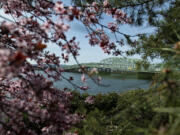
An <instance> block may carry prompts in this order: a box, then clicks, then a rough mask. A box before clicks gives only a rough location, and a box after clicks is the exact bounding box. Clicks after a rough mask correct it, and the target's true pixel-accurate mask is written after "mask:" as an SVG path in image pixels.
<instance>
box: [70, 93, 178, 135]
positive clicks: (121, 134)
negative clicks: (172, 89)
mask: <svg viewBox="0 0 180 135" xmlns="http://www.w3.org/2000/svg"><path fill="white" fill-rule="evenodd" d="M73 95H74V99H73V101H72V102H71V107H70V108H71V110H70V111H71V112H76V113H78V114H81V115H82V116H84V120H82V121H81V122H80V123H79V124H77V125H75V126H74V127H73V128H72V130H71V132H76V133H78V135H154V134H159V135H165V134H168V135H170V134H169V132H170V131H169V130H170V129H172V127H171V122H172V120H173V118H175V117H177V116H176V115H174V114H173V115H170V114H169V113H168V112H166V111H165V112H163V111H162V110H161V108H163V107H167V106H168V104H169V103H170V102H169V103H167V102H166V101H167V100H165V98H162V97H164V96H162V97H161V96H160V95H159V92H156V91H153V90H149V91H147V90H146V91H144V90H133V91H128V92H125V93H122V94H117V93H110V94H106V95H101V94H99V95H96V96H94V97H93V98H94V102H93V104H89V103H86V102H84V101H85V100H86V98H87V97H88V95H87V94H83V95H80V94H79V93H77V92H74V93H73ZM165 95H166V96H167V93H166V94H165ZM178 101H179V98H177V100H176V103H178ZM179 105H180V104H176V106H179ZM176 124H177V125H176V126H178V125H179V123H176ZM165 131H168V132H165ZM174 131H175V132H177V130H176V129H174ZM179 133H180V132H179V131H178V132H177V134H179ZM177 134H176V135H177ZM172 135H174V134H172Z"/></svg>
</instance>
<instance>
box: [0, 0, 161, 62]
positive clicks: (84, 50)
mask: <svg viewBox="0 0 180 135" xmlns="http://www.w3.org/2000/svg"><path fill="white" fill-rule="evenodd" d="M63 1H64V4H65V5H70V2H71V0H63ZM0 15H2V16H5V17H7V18H9V19H11V16H7V15H5V14H4V13H3V11H2V10H0ZM0 21H2V18H0ZM112 21H113V20H112V19H111V18H109V17H104V20H103V23H108V22H112ZM119 29H120V31H121V32H123V33H126V34H130V35H135V34H136V33H153V32H154V31H155V28H152V27H149V26H143V27H132V26H129V25H122V26H120V27H119ZM86 35H87V32H86V30H85V28H84V26H83V25H82V24H80V23H79V22H77V21H74V22H73V23H71V24H70V30H69V31H68V32H67V37H68V38H69V39H70V38H71V37H73V36H76V39H77V40H76V41H78V42H79V46H80V48H81V50H80V51H79V54H80V55H79V56H78V57H77V59H78V61H79V62H80V63H88V62H99V61H101V60H103V59H105V58H109V57H115V56H112V55H107V54H105V53H103V51H102V50H101V48H100V47H98V46H95V47H92V46H90V45H89V44H88V39H87V38H85V36H86ZM111 38H112V40H114V39H113V37H111ZM121 49H122V50H127V49H129V48H128V46H126V45H125V46H123V47H122V48H121ZM47 50H48V51H50V52H52V53H55V54H56V55H58V56H60V54H61V50H60V49H59V48H58V47H57V46H55V45H48V47H47ZM130 58H140V56H139V55H134V56H132V57H130ZM159 61H160V60H158V59H157V60H155V61H154V62H159ZM61 63H62V64H64V63H63V62H61ZM66 64H68V65H69V64H70V65H71V64H76V62H75V60H74V59H73V58H72V57H70V61H69V63H66Z"/></svg>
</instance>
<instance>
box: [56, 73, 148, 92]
mask: <svg viewBox="0 0 180 135" xmlns="http://www.w3.org/2000/svg"><path fill="white" fill-rule="evenodd" d="M63 76H64V77H66V78H69V77H73V78H74V80H72V83H75V84H77V85H79V86H88V87H89V89H88V90H86V91H85V92H87V93H89V94H93V95H94V94H98V93H102V94H104V93H109V92H124V91H127V90H132V89H138V88H143V89H148V88H149V86H150V83H151V80H144V79H138V78H137V77H136V76H132V75H131V76H129V75H125V74H123V75H122V74H106V75H101V77H102V82H101V84H103V85H107V86H99V85H97V84H95V83H94V82H93V81H92V80H91V79H90V78H88V77H87V76H86V83H85V84H84V83H82V82H81V74H78V73H70V72H65V73H63ZM54 86H55V87H57V88H60V89H64V88H65V87H67V88H70V89H72V90H77V89H76V88H74V87H73V85H71V84H70V83H69V82H68V81H66V80H64V79H62V80H61V81H58V82H55V83H54ZM78 91H80V93H84V92H83V91H82V90H78Z"/></svg>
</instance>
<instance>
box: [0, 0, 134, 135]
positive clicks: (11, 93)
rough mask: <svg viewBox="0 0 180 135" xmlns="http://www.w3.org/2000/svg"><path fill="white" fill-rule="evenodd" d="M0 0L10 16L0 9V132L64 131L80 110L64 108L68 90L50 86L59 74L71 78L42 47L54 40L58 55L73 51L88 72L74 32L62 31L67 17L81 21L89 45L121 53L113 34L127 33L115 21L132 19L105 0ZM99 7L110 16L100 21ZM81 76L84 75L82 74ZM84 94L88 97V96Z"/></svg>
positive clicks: (54, 134) (65, 56) (18, 134)
mask: <svg viewBox="0 0 180 135" xmlns="http://www.w3.org/2000/svg"><path fill="white" fill-rule="evenodd" d="M0 4H1V6H2V9H1V10H2V11H3V12H4V14H7V15H10V16H11V18H6V17H5V16H3V15H0V17H1V19H3V21H2V22H1V24H0V80H1V82H0V115H1V119H0V133H1V134H2V135H6V134H7V135H24V134H27V135H39V134H42V135H57V134H63V133H65V132H66V131H68V129H69V128H70V127H71V125H73V124H75V123H77V122H79V121H80V120H81V116H79V115H78V114H70V113H69V111H68V108H69V103H70V101H71V99H72V98H73V96H72V93H71V92H67V91H63V90H60V89H57V88H55V87H54V86H53V82H55V81H59V80H60V79H62V78H63V79H66V80H69V82H70V83H71V80H72V79H73V78H65V77H64V76H62V72H64V70H63V68H62V67H61V64H60V62H61V61H60V58H59V57H57V56H56V55H55V54H53V53H50V52H48V51H47V50H45V48H46V47H47V46H48V45H50V44H51V45H56V46H58V47H59V48H60V51H59V52H60V53H61V56H62V57H61V58H62V59H63V61H66V62H68V60H69V57H70V56H73V58H74V59H75V60H76V62H77V64H78V65H79V66H80V68H81V70H82V72H83V73H87V71H86V70H85V68H84V67H82V66H81V65H80V64H79V62H78V60H77V56H78V55H79V50H80V47H79V44H78V41H77V40H76V37H75V36H74V37H73V38H72V39H68V37H67V31H68V30H69V29H70V26H69V23H70V22H73V21H75V20H76V21H79V22H81V23H82V25H84V26H85V27H86V29H87V35H85V36H84V37H85V38H88V40H89V44H90V45H91V46H95V45H96V46H99V47H100V48H102V51H103V52H104V53H107V54H113V55H122V52H121V50H119V48H118V46H119V45H122V44H123V40H122V39H120V38H119V37H118V34H120V35H123V36H124V37H130V36H129V35H126V34H124V33H121V32H120V31H119V26H118V25H119V24H122V23H131V19H130V18H128V15H127V14H126V13H124V12H123V11H122V10H121V9H119V8H114V7H113V6H111V4H110V3H109V2H108V0H105V1H104V2H102V3H96V2H93V3H92V4H87V5H86V7H85V8H80V7H77V6H74V5H71V6H67V5H65V4H64V3H63V2H62V1H48V0H0ZM100 12H101V13H103V14H104V15H105V16H110V17H111V18H112V22H109V23H108V24H102V23H101V22H100V21H99V20H100V16H99V13H100ZM53 18H56V19H53ZM107 30H109V31H110V32H112V34H114V36H115V38H116V41H117V42H113V41H111V39H110V37H109V36H108V34H107V33H106V31H107ZM30 61H34V62H35V63H37V66H36V67H35V66H33V65H32V63H31V62H30ZM51 65H55V66H56V67H58V68H56V69H54V68H52V66H51ZM37 70H40V71H42V72H43V75H42V74H41V73H39V72H37ZM97 80H99V79H97ZM82 81H83V82H84V81H85V77H84V74H83V75H82ZM73 85H75V86H77V88H79V89H82V90H86V89H87V87H84V86H78V85H76V84H73ZM86 100H87V101H86V102H89V100H90V101H91V102H90V103H92V102H93V101H92V98H91V97H89V98H87V99H86ZM67 134H71V133H67Z"/></svg>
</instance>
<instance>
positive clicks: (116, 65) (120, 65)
mask: <svg viewBox="0 0 180 135" xmlns="http://www.w3.org/2000/svg"><path fill="white" fill-rule="evenodd" d="M137 63H139V65H138V64H137ZM140 64H141V61H140V60H138V59H125V58H107V59H104V60H102V61H100V62H99V63H81V65H82V66H84V67H85V68H86V70H88V71H90V70H92V69H93V68H97V70H98V71H99V72H101V71H102V72H147V73H155V72H159V71H160V70H161V67H160V65H159V64H150V65H149V67H148V68H146V69H145V68H140V69H137V66H141V65H140ZM64 69H65V70H66V71H73V70H74V71H75V70H76V71H77V70H78V69H79V66H78V65H70V66H67V67H65V68H64Z"/></svg>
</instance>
